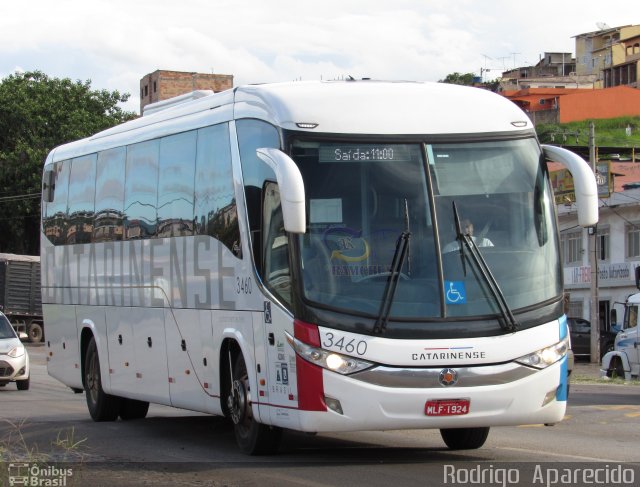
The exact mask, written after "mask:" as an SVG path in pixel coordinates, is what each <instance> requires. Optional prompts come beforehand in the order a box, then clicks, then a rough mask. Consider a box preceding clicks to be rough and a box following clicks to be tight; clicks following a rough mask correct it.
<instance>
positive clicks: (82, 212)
mask: <svg viewBox="0 0 640 487" xmlns="http://www.w3.org/2000/svg"><path fill="white" fill-rule="evenodd" d="M96 158H97V155H96V154H90V155H88V156H82V157H76V158H75V159H73V163H72V165H71V174H70V176H69V204H68V207H69V210H68V211H69V226H68V228H67V244H70V245H71V244H81V243H90V242H91V236H92V234H93V211H94V200H95V183H96Z"/></svg>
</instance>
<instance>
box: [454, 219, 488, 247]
mask: <svg viewBox="0 0 640 487" xmlns="http://www.w3.org/2000/svg"><path fill="white" fill-rule="evenodd" d="M460 229H461V230H462V233H463V234H464V235H469V236H470V237H471V240H473V241H474V242H475V244H476V245H477V246H478V247H493V242H492V241H491V240H489V239H488V238H486V237H476V236H475V235H474V234H473V222H472V221H471V220H469V219H468V218H465V219H464V220H462V221H460ZM460 243H461V242H460V241H459V240H458V239H457V238H456V239H455V240H453V241H452V242H449V243H448V244H447V245H445V246H444V247H443V248H442V253H443V254H444V253H446V252H453V251H455V250H460Z"/></svg>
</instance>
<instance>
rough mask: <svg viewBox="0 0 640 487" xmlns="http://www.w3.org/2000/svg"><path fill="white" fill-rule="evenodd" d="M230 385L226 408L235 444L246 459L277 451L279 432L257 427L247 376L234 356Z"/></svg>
mask: <svg viewBox="0 0 640 487" xmlns="http://www.w3.org/2000/svg"><path fill="white" fill-rule="evenodd" d="M231 377H232V383H231V387H230V388H229V396H228V397H227V408H228V410H229V414H230V416H231V420H232V421H233V429H234V432H235V437H236V442H237V443H238V446H239V447H240V449H241V450H242V451H243V452H245V453H247V454H249V455H265V454H271V453H275V452H276V451H277V450H278V446H279V444H280V439H281V437H282V430H281V429H280V428H276V427H271V426H267V425H264V424H261V423H259V422H258V421H256V419H255V418H254V417H253V410H252V408H251V390H250V387H249V374H248V373H247V365H246V363H245V361H244V357H243V356H242V353H238V355H237V357H236V359H235V363H234V365H233V371H232V373H231Z"/></svg>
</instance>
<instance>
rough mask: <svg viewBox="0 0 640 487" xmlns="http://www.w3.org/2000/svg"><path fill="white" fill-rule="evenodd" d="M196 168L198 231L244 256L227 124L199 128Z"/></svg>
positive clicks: (236, 254) (236, 253) (196, 226)
mask: <svg viewBox="0 0 640 487" xmlns="http://www.w3.org/2000/svg"><path fill="white" fill-rule="evenodd" d="M195 170H196V174H195V202H194V211H195V214H194V217H193V219H194V221H195V233H196V234H198V235H209V236H211V237H213V238H215V239H217V240H218V241H220V242H221V243H222V244H224V245H225V246H226V247H227V248H228V249H229V250H230V251H231V252H233V255H235V256H236V257H238V258H242V246H241V245H240V227H239V225H238V210H237V207H236V196H235V190H234V186H233V169H232V166H231V147H230V145H229V126H228V124H226V123H223V124H219V125H214V126H211V127H205V128H202V129H199V130H198V142H197V150H196V169H195Z"/></svg>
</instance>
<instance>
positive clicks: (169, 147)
mask: <svg viewBox="0 0 640 487" xmlns="http://www.w3.org/2000/svg"><path fill="white" fill-rule="evenodd" d="M195 161H196V132H195V131H192V132H185V133H182V134H177V135H172V136H170V137H164V138H163V139H161V140H160V176H159V181H158V237H180V236H185V235H193V185H194V168H195Z"/></svg>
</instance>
